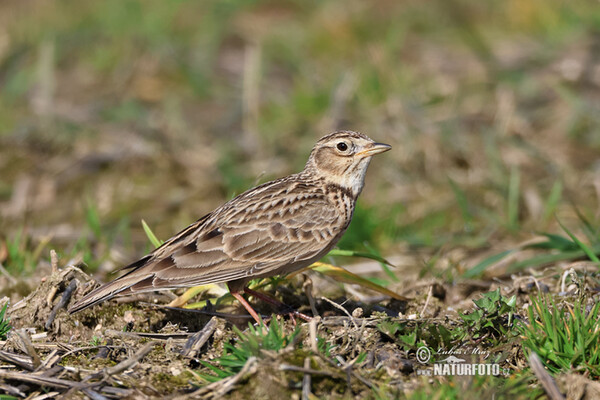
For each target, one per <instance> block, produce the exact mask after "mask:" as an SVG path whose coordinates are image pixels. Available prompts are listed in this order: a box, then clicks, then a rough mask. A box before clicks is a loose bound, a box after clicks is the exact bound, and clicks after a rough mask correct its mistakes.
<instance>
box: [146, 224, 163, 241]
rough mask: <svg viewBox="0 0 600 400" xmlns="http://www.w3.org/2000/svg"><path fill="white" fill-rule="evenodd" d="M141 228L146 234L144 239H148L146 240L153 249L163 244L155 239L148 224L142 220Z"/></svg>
mask: <svg viewBox="0 0 600 400" xmlns="http://www.w3.org/2000/svg"><path fill="white" fill-rule="evenodd" d="M142 227H143V228H144V232H145V233H146V237H147V238H148V240H150V243H152V245H153V246H154V247H160V246H161V245H162V244H163V241H162V240H159V239H158V238H157V237H156V235H155V234H154V232H152V229H150V227H149V226H148V224H147V223H146V221H144V220H142Z"/></svg>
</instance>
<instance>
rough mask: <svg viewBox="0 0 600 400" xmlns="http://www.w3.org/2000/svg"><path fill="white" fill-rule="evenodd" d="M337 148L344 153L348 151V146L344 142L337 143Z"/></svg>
mask: <svg viewBox="0 0 600 400" xmlns="http://www.w3.org/2000/svg"><path fill="white" fill-rule="evenodd" d="M337 148H338V150H339V151H346V150H348V145H347V144H346V143H344V142H339V143H338V144H337Z"/></svg>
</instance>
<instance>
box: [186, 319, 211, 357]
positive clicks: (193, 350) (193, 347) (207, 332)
mask: <svg viewBox="0 0 600 400" xmlns="http://www.w3.org/2000/svg"><path fill="white" fill-rule="evenodd" d="M216 328H217V317H212V318H211V319H210V321H208V323H207V324H206V325H204V328H202V330H201V331H199V332H196V333H195V334H193V335H192V336H191V337H190V338H189V339H188V340H187V342H185V345H184V346H183V350H182V351H181V354H182V355H184V356H185V357H195V356H196V355H197V354H198V352H199V351H200V349H201V348H202V346H204V343H206V342H207V341H208V339H210V337H211V336H212V334H213V332H214V331H215V329H216Z"/></svg>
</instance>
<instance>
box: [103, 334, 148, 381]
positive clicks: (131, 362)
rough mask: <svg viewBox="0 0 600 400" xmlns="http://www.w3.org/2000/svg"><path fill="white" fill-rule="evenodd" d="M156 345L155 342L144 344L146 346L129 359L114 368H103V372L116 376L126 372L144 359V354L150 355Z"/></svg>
mask: <svg viewBox="0 0 600 400" xmlns="http://www.w3.org/2000/svg"><path fill="white" fill-rule="evenodd" d="M156 344H157V342H148V343H146V345H145V346H144V347H142V348H141V349H139V350H138V351H137V353H135V354H134V355H133V356H132V357H131V358H128V359H127V360H124V361H121V362H120V363H118V364H117V365H115V366H112V367H109V368H104V369H103V372H104V373H105V374H106V375H116V374H118V373H120V372H123V371H126V370H128V369H129V368H131V367H133V366H134V365H136V364H137V363H138V362H139V361H140V360H141V359H142V358H144V357H145V356H146V354H148V353H150V352H151V351H152V349H153V348H154V346H155V345H156Z"/></svg>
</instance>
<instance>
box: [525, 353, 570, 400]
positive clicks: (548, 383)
mask: <svg viewBox="0 0 600 400" xmlns="http://www.w3.org/2000/svg"><path fill="white" fill-rule="evenodd" d="M529 365H530V366H531V370H532V371H533V373H534V374H535V376H536V377H537V378H538V380H539V381H540V383H541V384H542V387H543V388H544V391H545V392H546V394H547V395H548V397H549V398H550V399H551V400H564V399H565V396H563V395H562V393H561V392H560V390H558V386H556V382H554V379H552V376H550V374H549V373H548V371H546V370H545V369H544V365H543V364H542V361H541V360H540V357H538V355H537V354H536V353H533V352H532V353H531V355H530V356H529Z"/></svg>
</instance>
